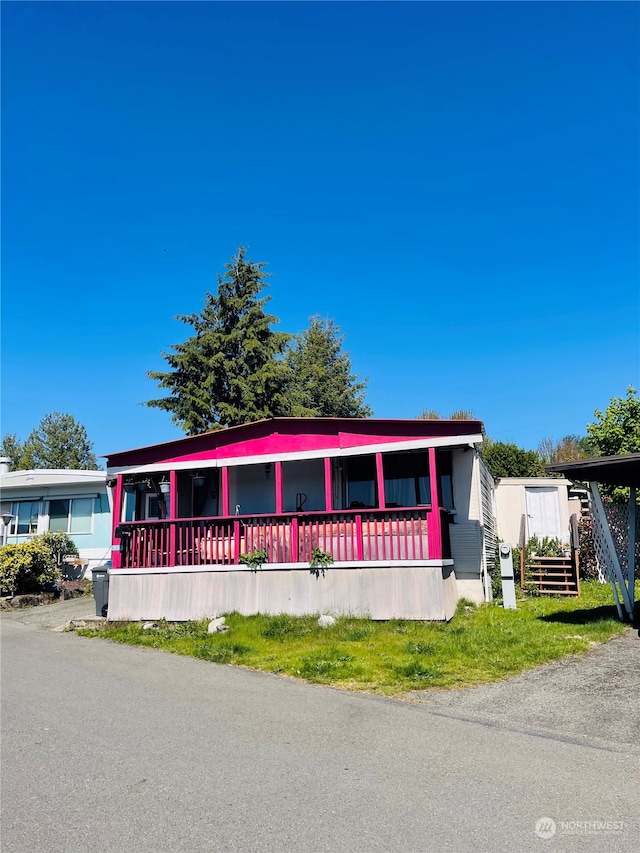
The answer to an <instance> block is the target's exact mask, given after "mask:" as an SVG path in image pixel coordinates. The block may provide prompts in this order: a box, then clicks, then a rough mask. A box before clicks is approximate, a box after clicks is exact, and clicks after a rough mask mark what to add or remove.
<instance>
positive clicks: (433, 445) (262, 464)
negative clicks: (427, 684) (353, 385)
mask: <svg viewBox="0 0 640 853" xmlns="http://www.w3.org/2000/svg"><path fill="white" fill-rule="evenodd" d="M481 441H482V423H481V422H480V421H476V420H383V419H373V418H372V419H356V418H344V419H343V418H273V419H268V420H263V421H257V422H254V423H248V424H243V425H240V426H235V427H230V428H228V429H220V430H217V431H213V432H209V433H206V434H203V435H198V436H192V437H187V438H179V439H176V440H174V441H170V442H165V443H162V444H156V445H151V446H147V447H140V448H137V449H135V450H128V451H122V452H118V453H111V454H108V456H107V463H108V464H107V472H108V478H109V484H110V486H111V487H112V489H113V496H114V497H113V499H114V519H113V553H112V567H111V569H110V572H109V619H111V620H115V619H131V620H138V619H160V618H165V619H167V620H172V621H180V620H187V619H196V618H204V617H211V616H215V615H217V614H221V613H224V612H230V611H238V612H240V613H243V614H251V613H257V612H263V613H284V612H286V613H290V614H305V613H320V612H328V613H334V614H339V613H350V614H358V615H368V616H370V617H371V618H373V619H390V618H404V619H418V620H422V619H425V620H426V619H434V620H448V619H450V618H451V617H452V615H453V613H454V611H455V607H456V603H457V601H458V600H459V598H461V597H466V598H469V599H472V600H474V601H477V602H481V601H485V600H488V599H489V598H490V596H491V584H490V578H489V572H490V570H491V567H492V564H493V556H494V551H495V530H494V527H495V523H494V518H495V512H494V506H493V478H492V476H491V474H490V473H489V471H488V469H487V467H486V465H485V464H484V462H483V460H482V458H481V457H480V455H479V453H478V449H477V448H478V446H479V444H480V442H481ZM318 555H320V557H321V558H322V561H324V562H325V563H326V562H327V561H331V563H330V565H324V566H323V567H322V568H319V567H317V566H315V565H314V563H315V562H317V558H318Z"/></svg>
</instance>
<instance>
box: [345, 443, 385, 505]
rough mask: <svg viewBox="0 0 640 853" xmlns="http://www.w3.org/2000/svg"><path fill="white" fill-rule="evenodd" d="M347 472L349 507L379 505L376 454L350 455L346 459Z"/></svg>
mask: <svg viewBox="0 0 640 853" xmlns="http://www.w3.org/2000/svg"><path fill="white" fill-rule="evenodd" d="M344 461H345V465H346V474H347V507H348V508H349V509H353V508H357V507H375V506H377V505H378V489H377V483H376V458H375V456H349V457H348V458H347V459H345V460H344Z"/></svg>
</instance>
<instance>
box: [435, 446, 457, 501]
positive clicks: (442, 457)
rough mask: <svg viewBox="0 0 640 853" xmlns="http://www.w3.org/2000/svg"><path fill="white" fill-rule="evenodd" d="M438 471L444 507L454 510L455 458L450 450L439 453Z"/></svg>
mask: <svg viewBox="0 0 640 853" xmlns="http://www.w3.org/2000/svg"><path fill="white" fill-rule="evenodd" d="M438 470H439V471H440V490H441V492H442V506H443V507H444V508H445V509H449V510H453V509H455V505H454V503H453V458H452V454H451V451H450V450H440V451H439V452H438Z"/></svg>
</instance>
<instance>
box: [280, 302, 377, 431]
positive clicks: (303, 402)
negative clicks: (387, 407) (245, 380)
mask: <svg viewBox="0 0 640 853" xmlns="http://www.w3.org/2000/svg"><path fill="white" fill-rule="evenodd" d="M343 343H344V335H341V334H340V328H339V326H337V325H336V323H334V321H333V320H323V319H322V318H321V317H319V316H314V317H311V318H310V323H309V328H308V329H306V331H304V332H303V333H302V334H300V335H297V336H296V337H295V338H294V341H293V342H292V345H291V346H290V348H289V350H288V352H287V357H286V362H287V366H288V368H289V387H288V400H289V406H290V411H291V414H292V415H294V416H296V417H327V418H328V417H332V418H366V417H368V416H369V415H371V414H372V409H371V407H370V406H369V405H367V403H365V396H364V392H365V389H366V387H367V380H366V379H365V380H363V381H361V382H358V381H357V379H358V377H357V376H356V375H355V374H353V373H352V366H351V359H350V358H349V353H346V352H342V351H341V350H342V345H343Z"/></svg>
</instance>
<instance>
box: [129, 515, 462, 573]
mask: <svg viewBox="0 0 640 853" xmlns="http://www.w3.org/2000/svg"><path fill="white" fill-rule="evenodd" d="M430 511H431V510H430V508H427V507H425V508H423V507H419V508H415V509H402V510H365V511H362V510H358V511H353V510H351V511H349V510H347V511H344V512H328V513H308V514H304V515H268V516H251V517H242V518H238V517H236V518H197V519H177V520H171V521H146V522H126V523H123V524H121V525H120V527H119V533H120V534H121V536H120V543H121V544H120V564H121V567H122V568H155V567H171V566H200V565H203V566H207V565H237V564H239V563H240V562H241V559H240V558H241V556H242V555H243V554H249V553H251V552H252V551H255V550H258V549H260V550H262V549H266V552H267V560H266V562H268V563H299V562H302V563H308V562H310V561H311V558H312V554H313V551H314V549H315V548H319V549H320V550H322V551H326V552H328V553H329V554H331V556H332V557H333V559H334V561H335V562H341V561H358V562H359V561H364V562H369V561H374V560H428V559H429V541H428V536H427V519H428V516H429V513H430ZM441 522H442V523H441V529H442V532H443V536H442V541H443V556H446V557H448V556H449V555H450V552H449V545H448V542H449V537H448V524H447V521H446V518H445V517H442V519H441Z"/></svg>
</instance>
